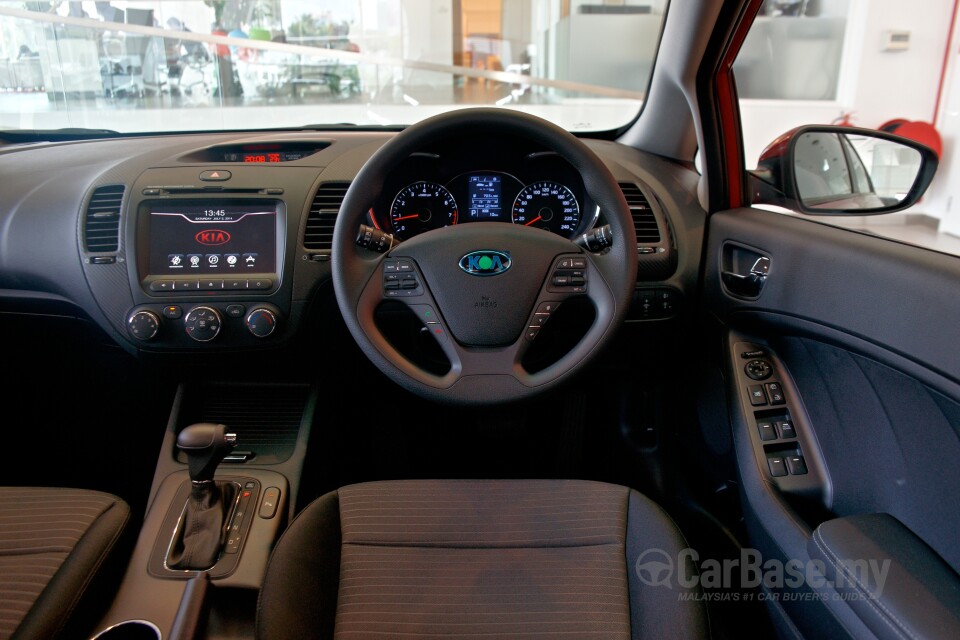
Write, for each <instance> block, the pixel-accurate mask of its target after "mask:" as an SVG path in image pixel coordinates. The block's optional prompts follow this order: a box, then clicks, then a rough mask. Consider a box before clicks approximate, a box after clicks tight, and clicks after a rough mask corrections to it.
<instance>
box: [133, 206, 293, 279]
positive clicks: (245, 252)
mask: <svg viewBox="0 0 960 640" xmlns="http://www.w3.org/2000/svg"><path fill="white" fill-rule="evenodd" d="M276 242H277V206H276V203H274V202H264V203H242V204H228V203H216V202H211V203H203V204H187V203H178V202H176V201H170V202H169V203H157V204H155V205H153V206H152V207H151V208H150V273H151V274H152V275H165V276H176V275H182V276H190V275H206V276H209V275H211V274H215V273H218V274H221V275H223V276H228V274H230V273H238V274H239V273H240V272H246V273H273V272H275V271H276V266H277V265H276V261H277V257H276V252H277V248H276Z"/></svg>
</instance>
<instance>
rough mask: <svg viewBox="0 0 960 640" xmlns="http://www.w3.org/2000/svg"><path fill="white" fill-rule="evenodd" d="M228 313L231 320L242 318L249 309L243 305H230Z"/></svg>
mask: <svg viewBox="0 0 960 640" xmlns="http://www.w3.org/2000/svg"><path fill="white" fill-rule="evenodd" d="M226 311H227V315H228V316H230V317H231V318H242V317H243V314H244V313H246V311H247V308H246V307H244V306H243V305H242V304H228V305H227V309H226Z"/></svg>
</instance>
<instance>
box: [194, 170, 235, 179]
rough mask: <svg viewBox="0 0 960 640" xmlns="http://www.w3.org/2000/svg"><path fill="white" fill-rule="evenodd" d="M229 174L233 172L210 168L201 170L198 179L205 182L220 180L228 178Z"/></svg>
mask: <svg viewBox="0 0 960 640" xmlns="http://www.w3.org/2000/svg"><path fill="white" fill-rule="evenodd" d="M231 175H233V174H231V173H230V172H229V171H224V170H223V169H211V170H210V171H201V172H200V179H201V180H206V181H207V182H222V181H223V180H229V179H230V176H231Z"/></svg>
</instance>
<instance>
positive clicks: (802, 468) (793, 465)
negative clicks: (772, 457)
mask: <svg viewBox="0 0 960 640" xmlns="http://www.w3.org/2000/svg"><path fill="white" fill-rule="evenodd" d="M787 469H788V470H789V471H790V475H792V476H802V475H805V474H806V473H807V462H806V460H804V459H803V456H787Z"/></svg>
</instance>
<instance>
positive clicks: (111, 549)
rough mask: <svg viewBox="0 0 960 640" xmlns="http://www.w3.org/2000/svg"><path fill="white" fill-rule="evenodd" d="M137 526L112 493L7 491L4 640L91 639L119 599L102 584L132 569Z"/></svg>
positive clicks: (0, 527)
mask: <svg viewBox="0 0 960 640" xmlns="http://www.w3.org/2000/svg"><path fill="white" fill-rule="evenodd" d="M129 520H130V507H129V506H128V505H127V503H126V502H124V501H123V500H121V499H120V498H118V497H116V496H113V495H110V494H107V493H101V492H99V491H89V490H85V489H62V488H48V487H0V640H7V639H8V638H15V639H17V640H20V639H27V638H29V639H33V638H43V639H44V640H48V639H51V638H74V637H81V636H83V635H85V634H86V633H87V632H88V631H89V630H90V628H91V627H92V625H93V624H94V623H95V622H96V616H97V615H98V614H99V613H101V612H102V611H101V610H100V605H105V604H109V602H110V600H111V599H112V596H113V593H114V591H113V588H112V585H110V584H109V583H108V582H107V584H101V583H103V582H105V581H107V580H108V579H110V578H112V577H113V574H112V572H111V571H110V570H111V569H114V568H122V564H125V563H124V562H123V561H124V560H125V558H122V553H121V552H122V550H123V547H124V545H123V544H121V541H122V540H126V538H125V537H124V536H123V533H124V530H125V529H126V526H127V522H128V521H129ZM118 561H119V562H118ZM116 577H117V578H119V575H117V576H116ZM105 586H106V587H109V588H108V589H105V588H104V587H105Z"/></svg>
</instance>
